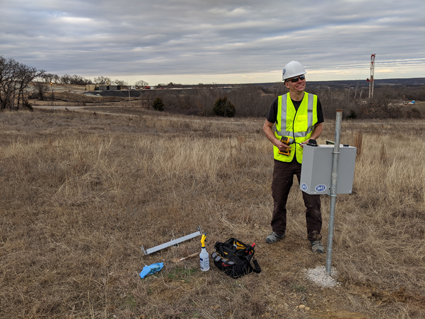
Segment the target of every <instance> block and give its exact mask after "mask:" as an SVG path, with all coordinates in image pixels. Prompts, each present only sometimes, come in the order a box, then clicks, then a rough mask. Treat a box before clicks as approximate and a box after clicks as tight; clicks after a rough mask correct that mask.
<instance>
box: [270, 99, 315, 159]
mask: <svg viewBox="0 0 425 319" xmlns="http://www.w3.org/2000/svg"><path fill="white" fill-rule="evenodd" d="M276 122H277V123H276V131H275V136H276V138H277V139H279V140H280V139H281V138H282V137H283V136H286V137H289V138H290V141H291V142H290V143H291V145H290V146H291V154H290V155H289V156H286V155H282V154H279V149H278V148H277V147H276V146H273V153H274V158H275V159H276V160H278V161H281V162H291V161H292V160H293V158H294V155H295V154H296V158H297V161H298V163H300V164H301V163H302V158H303V148H302V147H301V146H299V145H298V144H294V138H295V142H297V143H302V142H304V141H307V140H308V139H309V138H310V136H311V133H312V132H313V130H314V126H315V124H316V123H317V97H316V96H315V95H314V94H309V93H306V92H304V97H303V100H302V102H301V104H300V106H299V108H298V110H295V106H294V104H293V103H292V100H291V99H290V96H289V94H284V95H281V96H279V97H278V110H277V119H276Z"/></svg>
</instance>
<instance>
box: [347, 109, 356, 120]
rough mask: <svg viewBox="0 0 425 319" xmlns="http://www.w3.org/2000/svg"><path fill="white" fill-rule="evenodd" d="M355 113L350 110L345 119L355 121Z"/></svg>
mask: <svg viewBox="0 0 425 319" xmlns="http://www.w3.org/2000/svg"><path fill="white" fill-rule="evenodd" d="M356 118H357V113H356V112H355V111H354V110H350V113H349V114H348V115H347V119H356Z"/></svg>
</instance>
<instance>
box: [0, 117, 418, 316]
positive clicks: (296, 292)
mask: <svg viewBox="0 0 425 319" xmlns="http://www.w3.org/2000/svg"><path fill="white" fill-rule="evenodd" d="M140 112H143V113H139V114H138V115H137V114H136V115H135V116H133V117H129V116H106V115H101V114H95V113H90V114H89V113H74V112H50V111H35V112H33V113H29V112H28V113H25V112H20V113H0V133H1V139H0V185H1V187H0V189H1V193H0V318H344V319H348V318H351V319H361V318H369V319H375V318H380V319H384V318H385V319H388V318H406V319H407V318H411V319H413V318H414V319H419V318H424V317H425V288H424V287H425V219H424V216H425V184H424V183H425V182H424V181H425V166H424V158H425V151H424V149H425V121H424V120H414V119H403V120H400V121H394V120H391V121H389V120H387V121H379V120H378V121H343V123H342V137H341V142H342V143H344V144H350V145H355V144H356V142H355V140H356V136H357V140H358V138H359V136H360V135H361V137H362V144H359V142H357V145H356V146H358V147H359V151H361V152H360V154H359V156H358V157H357V161H356V168H355V179H354V186H353V194H352V195H339V196H338V197H337V204H336V217H335V232H334V244H333V254H332V266H333V267H335V269H336V270H337V271H338V277H337V278H336V279H337V280H338V282H339V283H340V286H339V287H335V288H321V287H319V286H317V285H316V284H315V283H314V282H311V281H309V280H308V279H306V277H305V271H306V269H311V268H315V267H317V266H322V265H323V266H324V265H325V260H326V255H325V254H323V255H315V254H313V253H312V252H311V250H310V247H309V246H310V244H309V242H308V241H307V240H306V227H305V216H304V212H305V208H304V205H303V201H302V197H301V192H300V191H299V190H298V189H297V188H298V182H295V183H294V187H293V189H292V191H291V194H290V199H289V204H288V229H287V236H286V238H285V239H284V240H282V241H280V242H278V243H276V244H274V245H268V244H266V243H265V237H266V236H267V235H268V234H269V232H270V219H271V213H272V197H271V189H270V187H271V178H272V168H273V157H272V147H271V144H270V143H269V142H268V140H267V139H266V137H265V136H264V134H263V132H262V125H263V121H264V120H263V119H256V118H246V119H245V118H244V119H234V120H230V119H208V118H196V117H183V116H179V117H170V116H169V115H167V114H166V113H165V114H164V113H161V114H160V115H159V113H156V112H148V111H143V110H141V111H140ZM159 116H160V117H159ZM334 130H335V127H334V122H332V121H327V122H326V125H325V129H324V132H323V134H322V136H321V138H320V139H319V143H320V144H322V143H324V141H325V140H327V139H329V140H333V139H334V135H335V133H334V132H335V131H334ZM322 213H323V221H324V227H323V230H322V234H323V237H324V238H323V243H324V244H325V245H326V241H327V233H328V227H327V224H328V215H329V197H328V196H323V197H322ZM198 225H199V226H201V228H202V230H203V231H205V232H207V250H208V252H209V253H211V252H213V247H214V243H215V242H216V241H224V240H226V239H228V238H230V237H236V238H238V239H239V240H241V241H243V242H246V243H252V242H255V243H256V257H257V259H258V262H259V264H260V266H261V268H262V272H261V273H260V274H254V273H252V274H249V275H247V276H244V277H242V278H240V279H236V280H235V279H231V278H230V277H226V276H225V275H224V274H223V273H220V272H219V271H218V270H217V269H216V268H215V266H214V265H213V264H212V263H211V269H210V271H208V272H201V271H200V269H199V260H198V259H197V258H192V259H188V260H185V261H182V262H181V263H179V264H175V263H172V262H171V259H172V258H175V257H184V256H187V255H189V254H191V253H194V252H200V242H199V240H200V238H199V237H198V238H196V239H193V240H189V241H187V242H184V243H182V244H180V245H179V246H178V247H170V248H168V249H164V250H162V251H160V252H157V253H154V254H151V255H148V256H144V255H143V253H142V251H141V245H143V246H144V247H145V248H150V247H153V246H156V245H159V244H162V243H165V242H168V241H169V240H171V239H172V238H179V237H181V236H184V235H187V234H189V233H192V232H195V231H196V228H197V226H198ZM156 262H164V265H165V266H164V269H162V270H161V271H160V272H158V273H157V274H155V275H151V276H148V277H146V278H145V279H143V280H142V279H140V277H139V275H138V274H139V273H140V271H141V270H142V269H143V267H144V266H145V265H150V264H152V263H156ZM300 306H302V307H300Z"/></svg>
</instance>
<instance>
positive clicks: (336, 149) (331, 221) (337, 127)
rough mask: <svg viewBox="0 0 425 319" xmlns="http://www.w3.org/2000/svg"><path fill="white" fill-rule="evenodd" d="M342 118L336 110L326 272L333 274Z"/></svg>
mask: <svg viewBox="0 0 425 319" xmlns="http://www.w3.org/2000/svg"><path fill="white" fill-rule="evenodd" d="M341 119H342V110H337V111H336V122H335V145H334V150H333V152H332V154H333V155H332V181H331V189H330V191H331V194H330V196H331V203H330V212H329V228H328V246H327V254H326V273H327V274H328V275H329V276H330V275H331V260H332V242H333V231H334V219H335V203H336V187H337V181H338V159H339V140H340V137H341Z"/></svg>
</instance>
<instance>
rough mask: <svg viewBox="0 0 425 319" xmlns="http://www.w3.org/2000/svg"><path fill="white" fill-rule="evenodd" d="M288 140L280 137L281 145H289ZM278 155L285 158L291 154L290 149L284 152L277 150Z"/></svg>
mask: <svg viewBox="0 0 425 319" xmlns="http://www.w3.org/2000/svg"><path fill="white" fill-rule="evenodd" d="M290 140H291V139H290V138H289V137H286V136H282V138H281V139H280V141H281V142H282V143H283V144H286V145H289V142H290ZM279 154H282V155H286V156H289V155H290V154H291V148H289V147H288V148H287V149H286V150H285V151H283V152H282V151H281V150H279Z"/></svg>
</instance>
